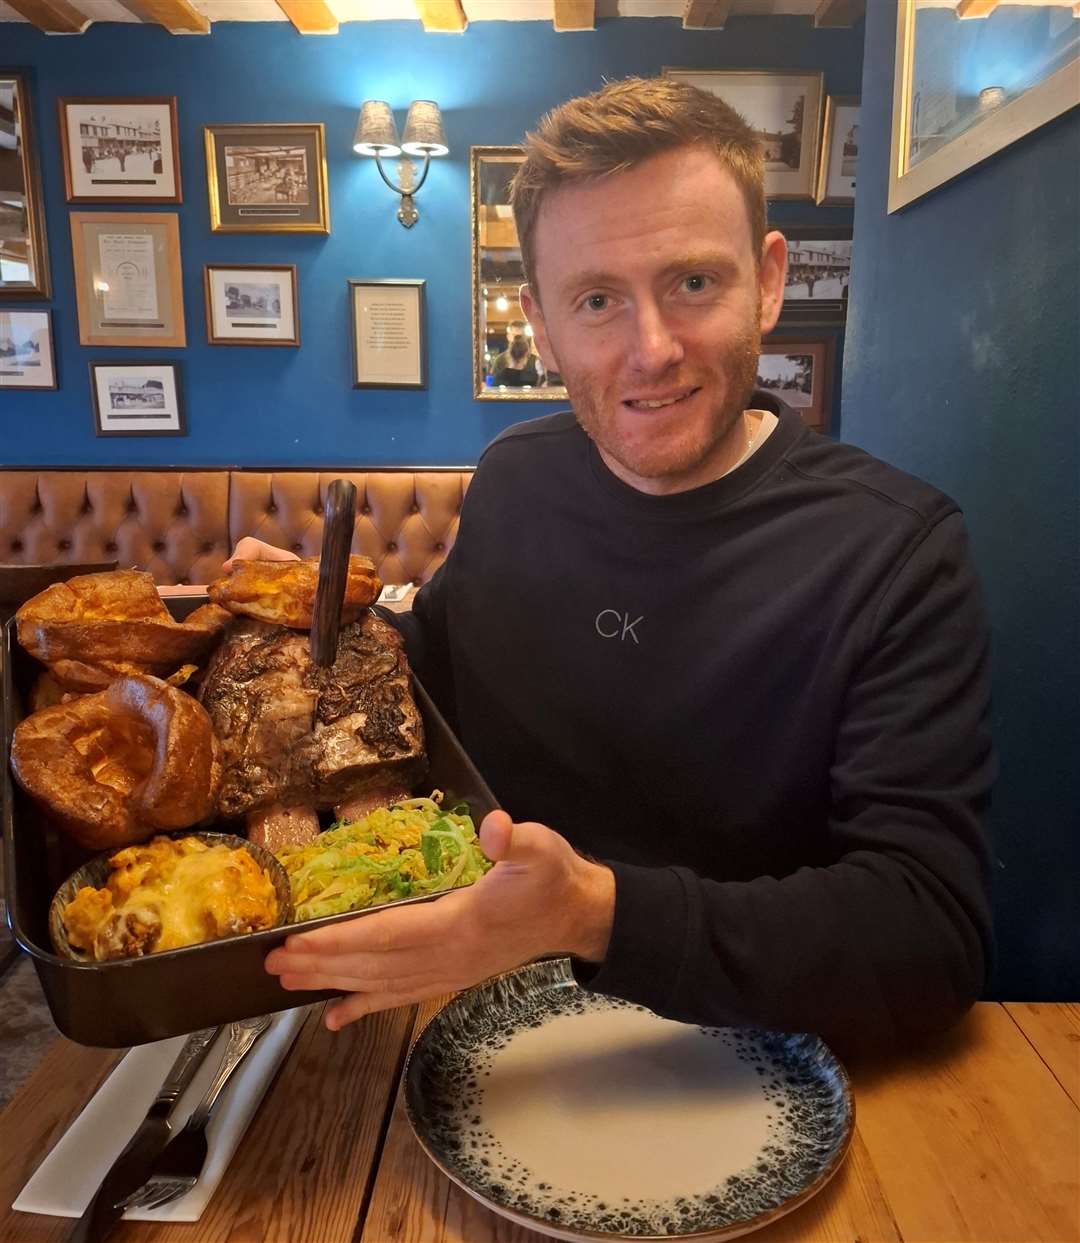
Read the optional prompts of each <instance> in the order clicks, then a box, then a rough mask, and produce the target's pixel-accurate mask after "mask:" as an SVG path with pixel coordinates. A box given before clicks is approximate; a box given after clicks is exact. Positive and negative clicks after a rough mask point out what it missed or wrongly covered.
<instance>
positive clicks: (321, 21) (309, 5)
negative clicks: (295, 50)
mask: <svg viewBox="0 0 1080 1243" xmlns="http://www.w3.org/2000/svg"><path fill="white" fill-rule="evenodd" d="M277 6H278V8H279V9H280V10H281V11H282V13H284V14H285V16H286V17H287V18H288V19H289V21H290V22H292V24H293V25H294V26H295V27H296V29H297V30H298V31H299V32H300V34H302V35H336V34H337V32H338V19H337V17H335V15H334V11H333V9H331V8H330V6H329V5H328V4H325V3H324V0H277Z"/></svg>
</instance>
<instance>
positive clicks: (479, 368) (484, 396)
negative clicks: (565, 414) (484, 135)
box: [469, 146, 569, 402]
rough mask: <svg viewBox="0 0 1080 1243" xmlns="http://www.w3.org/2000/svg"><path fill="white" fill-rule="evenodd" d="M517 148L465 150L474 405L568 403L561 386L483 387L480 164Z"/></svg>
mask: <svg viewBox="0 0 1080 1243" xmlns="http://www.w3.org/2000/svg"><path fill="white" fill-rule="evenodd" d="M524 155H525V151H524V148H523V147H520V146H509V147H504V146H479V147H470V148H469V217H470V226H471V233H472V246H471V263H472V355H473V365H472V373H473V398H474V399H475V400H476V401H546V402H553V401H561V402H566V401H568V400H569V394H568V393H567V391H566V388H565V387H564V386H563V385H561V384H560V385H557V386H555V387H553V388H535V389H529V390H528V391H525V390H524V389H510V390H507V389H491V388H488V386H487V385H486V384H485V383H484V363H483V359H484V342H483V340H482V338H481V333H480V289H481V283H480V161H481V160H482V159H484V158H485V157H490V158H500V157H501V158H506V157H508V156H509V157H513V156H520V157H522V159H524Z"/></svg>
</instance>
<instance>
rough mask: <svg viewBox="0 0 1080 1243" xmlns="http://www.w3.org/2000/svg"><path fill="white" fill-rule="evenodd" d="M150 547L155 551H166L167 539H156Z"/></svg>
mask: <svg viewBox="0 0 1080 1243" xmlns="http://www.w3.org/2000/svg"><path fill="white" fill-rule="evenodd" d="M150 547H151V548H152V549H153V550H154V552H164V551H165V541H164V540H161V539H156V540H154V542H153V543H152V544H151V545H150Z"/></svg>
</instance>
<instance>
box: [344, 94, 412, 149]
mask: <svg viewBox="0 0 1080 1243" xmlns="http://www.w3.org/2000/svg"><path fill="white" fill-rule="evenodd" d="M353 150H354V151H355V152H356V154H357V155H384V156H394V155H400V154H401V143H400V141H399V139H398V132H397V125H396V124H395V122H394V114H393V112H392V111H391V110H390V105H389V104H387V103H383V101H382V100H381V99H365V100H364V102H363V104H362V105H361V107H360V116H359V118H358V120H357V122H356V134H355V135H354V137H353Z"/></svg>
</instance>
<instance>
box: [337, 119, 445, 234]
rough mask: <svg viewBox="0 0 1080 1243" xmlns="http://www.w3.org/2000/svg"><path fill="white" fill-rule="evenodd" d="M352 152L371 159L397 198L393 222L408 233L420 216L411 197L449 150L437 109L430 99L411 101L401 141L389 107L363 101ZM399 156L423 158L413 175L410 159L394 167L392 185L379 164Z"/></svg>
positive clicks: (381, 164)
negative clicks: (434, 162)
mask: <svg viewBox="0 0 1080 1243" xmlns="http://www.w3.org/2000/svg"><path fill="white" fill-rule="evenodd" d="M353 150H354V151H355V152H356V154H357V155H370V156H374V157H375V165H376V167H377V168H378V170H379V176H380V177H382V179H383V181H385V182H386V184H387V185H388V186H389V187H390V189H391V190H393V191H394V193H395V194H400V195H401V206H400V207H399V208H398V213H397V218H398V219H399V220H400V221H401V223H402V224H403V225H404V226H405V228H406V229H411V228H412V227H413V225H414V224H415V223H416V221H417V219H418V218H419V215H420V213H419V212H418V211H417V210H416V204H415V203H414V202H413V195H414V194H416V192H417V191H418V190H419V189H420V187H421V186H422V185H423V184H424V181H425V180H426V178H427V175H428V168H429V166H430V164H431V158H432V156H439V155H446V154H447V153H448V152H449V150H450V148H449V147H448V146H447V145H446V135H445V134H444V133H443V125H442V115H441V114H440V112H439V105H438V104H437V103H435V102H434V101H433V100H430V99H416V100H414V101H413V102H412V103H411V104H410V105H409V115H408V117H406V119H405V134H404V137H402V138H401V139H400V140H399V139H398V132H397V125H396V123H395V121H394V114H393V112H392V111H391V108H390V105H389V104H387V103H383V101H382V100H381V99H367V100H365V101H364V103H363V105H362V107H361V108H360V117H359V119H358V120H357V122H356V134H355V136H354V138H353ZM402 154H404V155H406V156H412V157H414V158H419V157H420V156H423V157H424V164H423V167H422V168H421V169H420V172H419V175H417V172H416V168H415V166H414V165H413V163H412V160H411V159H403V160H401V161H400V162H399V164H398V178H399V184H397V185H395V184H394V182H393V181H391V180H390V178H389V177H388V176H387V175H386V170H385V169H384V168H383V163H382V162H383V159H384V158H385V159H393V158H395V157H396V156H400V155H402Z"/></svg>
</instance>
